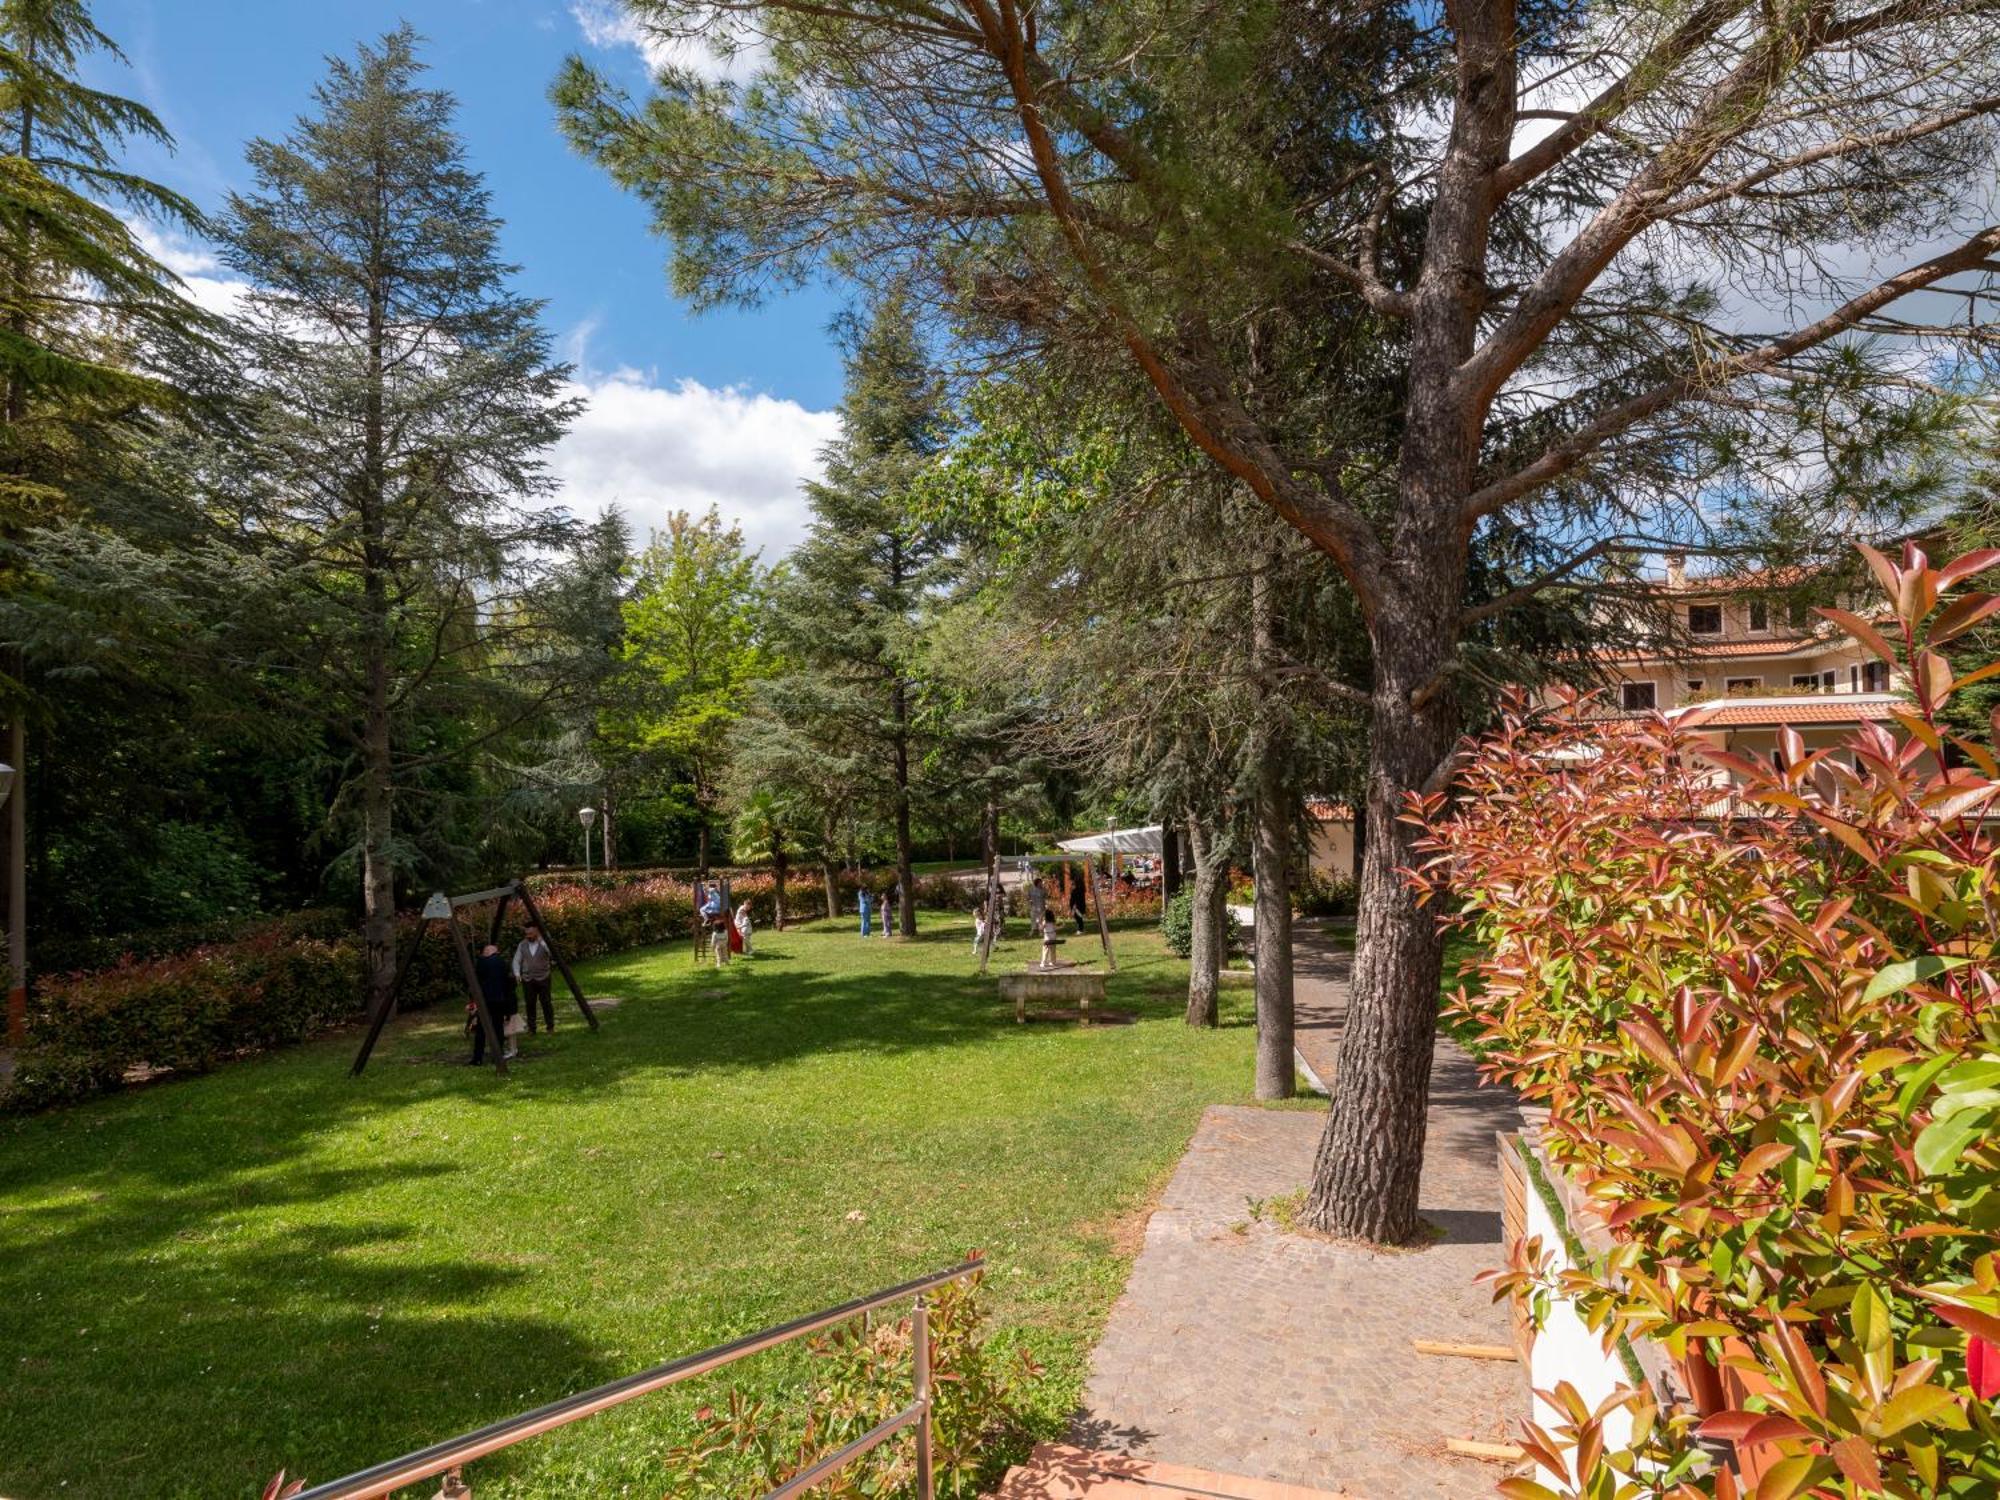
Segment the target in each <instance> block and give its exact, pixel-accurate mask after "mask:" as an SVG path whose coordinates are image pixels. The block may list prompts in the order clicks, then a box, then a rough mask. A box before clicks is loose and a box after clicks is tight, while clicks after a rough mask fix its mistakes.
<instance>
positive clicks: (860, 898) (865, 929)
mask: <svg viewBox="0 0 2000 1500" xmlns="http://www.w3.org/2000/svg"><path fill="white" fill-rule="evenodd" d="M874 899H875V898H874V897H873V896H871V895H869V894H868V887H867V886H865V885H864V886H860V887H858V888H857V889H856V890H855V893H854V900H855V904H856V905H858V906H859V907H860V908H861V935H862V936H863V937H871V936H873V929H871V928H870V927H869V925H868V915H869V913H870V912H871V911H872V910H873V909H874V908H873V906H872V904H871V903H872V902H873V901H874Z"/></svg>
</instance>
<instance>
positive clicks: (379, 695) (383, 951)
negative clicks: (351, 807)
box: [361, 646, 396, 1014]
mask: <svg viewBox="0 0 2000 1500" xmlns="http://www.w3.org/2000/svg"><path fill="white" fill-rule="evenodd" d="M368 655H369V660H368V703H367V709H366V713H367V718H366V721H365V723H364V725H363V729H362V736H361V762H362V764H361V776H362V788H361V909H362V924H361V935H362V944H363V947H364V948H365V949H366V953H367V965H368V1006H369V1011H370V1013H371V1014H372V1013H373V1011H374V1009H375V1007H376V1006H378V1005H382V1004H386V1003H387V1001H388V998H389V992H390V991H391V990H392V989H394V988H395V984H396V868H395V859H394V855H393V852H392V851H393V839H394V832H395V830H394V815H395V814H394V809H395V791H394V774H395V773H394V767H393V765H392V764H391V761H390V736H389V666H388V657H387V652H386V650H384V649H381V648H380V647H379V646H371V647H370V649H369V653H368Z"/></svg>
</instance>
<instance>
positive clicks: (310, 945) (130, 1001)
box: [0, 873, 825, 1110]
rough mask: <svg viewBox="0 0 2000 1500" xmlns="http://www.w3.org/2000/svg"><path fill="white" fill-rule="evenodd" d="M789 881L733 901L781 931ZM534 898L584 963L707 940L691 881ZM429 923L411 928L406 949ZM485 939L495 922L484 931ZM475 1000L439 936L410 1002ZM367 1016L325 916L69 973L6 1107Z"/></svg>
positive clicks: (804, 904) (93, 1090)
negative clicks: (700, 933)
mask: <svg viewBox="0 0 2000 1500" xmlns="http://www.w3.org/2000/svg"><path fill="white" fill-rule="evenodd" d="M775 885H776V882H775V881H773V880H772V878H771V876H770V875H769V874H768V873H767V874H761V875H745V876H739V877H737V878H735V879H734V880H733V881H732V882H731V887H732V888H731V895H732V897H733V898H734V899H735V900H737V901H739V902H740V901H742V900H744V899H746V898H747V899H748V900H749V901H750V910H751V917H752V920H753V921H756V922H757V923H759V924H760V925H763V926H766V927H768V926H769V925H770V924H771V922H772V920H773V916H774V905H773V896H774V891H775ZM787 887H788V889H787V901H788V904H789V906H790V909H791V911H792V912H794V913H796V914H798V915H800V916H802V917H812V916H816V915H819V914H820V913H821V912H822V911H823V910H824V901H825V897H824V895H823V893H822V892H821V889H820V885H819V881H818V878H817V875H816V874H815V875H813V876H805V875H798V876H794V878H793V879H791V880H789V881H788V882H787ZM534 894H535V901H536V903H537V904H538V905H539V906H540V907H541V910H542V913H543V915H544V916H545V917H546V918H547V920H548V923H549V926H550V928H551V930H552V933H553V935H554V938H555V941H556V944H557V946H558V947H559V948H560V949H561V950H562V953H563V956H564V957H565V958H567V959H569V960H571V961H572V962H580V961H581V960H583V959H586V958H594V957H597V956H598V955H600V954H605V953H616V952H620V951H623V950H625V949H628V948H638V947H644V946H646V945H648V944H652V943H662V942H671V941H679V940H686V939H690V938H691V937H692V934H693V931H694V893H693V888H692V887H691V886H689V885H687V884H684V883H682V882H680V881H675V880H667V879H663V878H658V877H655V878H653V879H650V880H644V881H635V882H632V883H630V884H627V885H623V886H619V887H617V888H615V889H607V890H585V889H584V888H583V887H581V886H577V885H552V884H541V883H537V885H536V887H535V892H534ZM509 912H510V920H509V922H508V924H507V929H506V931H505V932H504V933H503V935H502V939H501V941H502V942H503V943H505V944H506V945H508V946H510V947H511V946H512V944H513V943H514V942H515V941H516V940H517V939H518V938H519V935H520V925H521V921H522V919H523V917H524V915H525V914H524V913H523V912H522V911H521V909H520V907H519V906H518V905H517V906H513V907H510V909H509ZM479 916H480V913H477V912H475V913H474V914H473V920H474V921H475V922H476V921H478V919H479ZM415 921H416V918H415V917H414V916H406V917H404V918H402V919H401V921H400V923H399V930H398V933H397V940H398V944H399V950H400V948H401V946H402V945H403V944H406V943H407V941H408V938H409V934H410V930H411V926H412V924H413V923H414V922H415ZM483 935H484V930H483V926H481V927H480V928H479V929H478V930H476V931H475V932H474V933H472V934H470V936H471V937H473V938H474V939H476V938H478V937H482V936H483ZM463 995H464V990H463V987H462V981H461V979H460V977H459V973H458V961H457V958H456V956H455V955H454V953H453V951H452V947H451V945H450V944H449V943H447V942H445V941H444V940H443V939H442V937H434V938H433V939H432V940H431V941H429V942H426V943H425V944H424V945H423V946H422V947H421V948H419V949H418V951H417V955H416V958H415V959H414V960H413V961H412V963H411V965H410V973H409V975H408V977H407V978H406V979H405V980H404V983H403V990H402V995H401V999H400V1003H401V1004H402V1005H403V1006H404V1007H405V1008H409V1009H420V1008H422V1007H424V1006H427V1005H432V1004H436V1003H439V1002H440V1001H444V1002H456V1001H458V1000H460V999H461V998H462V997H463ZM365 1010H366V987H365V968H364V957H363V951H362V944H361V938H360V934H359V933H358V932H355V931H353V930H352V929H351V928H348V927H346V925H345V924H344V923H341V922H339V921H338V919H337V918H335V919H333V920H329V918H328V916H327V914H324V913H314V914H300V915H298V916H294V917H291V918H284V919H280V920H277V921H273V922H270V923H266V924H264V925H263V926H261V927H258V928H257V929H255V930H254V931H252V932H250V933H247V934H245V935H244V936H241V937H239V938H236V939H235V940H233V941H230V942H223V943H210V944H206V945H204V946H201V947H196V948H192V949H189V950H188V951H186V952H181V953H174V954H169V955H166V956H162V957H156V958H137V957H132V958H127V959H126V960H124V961H123V962H120V963H118V964H116V965H114V966H112V967H110V968H107V969H102V970H98V971H95V972H91V973H81V974H65V975H59V976H55V977H52V978H48V979H44V980H42V981H41V982H40V983H39V984H38V985H37V987H36V990H35V995H34V1003H33V1007H32V1009H31V1011H30V1014H29V1022H28V1041H27V1045H26V1046H24V1047H23V1048H22V1049H21V1051H20V1054H19V1056H18V1057H17V1059H16V1065H15V1072H14V1077H13V1081H12V1084H11V1085H10V1087H9V1088H8V1090H7V1092H6V1093H5V1094H4V1095H0V1106H3V1107H5V1108H8V1109H13V1110H31V1109H42V1108H46V1107H48V1106H50V1105H55V1104H63V1103H69V1102H72V1101H74V1100H78V1099H84V1098H88V1097H89V1096H91V1095H93V1094H99V1093H105V1092H108V1091H110V1090H113V1089H117V1088H120V1087H122V1086H123V1085H124V1084H125V1083H126V1082H128V1081H130V1080H132V1079H134V1078H138V1077H145V1076H148V1075H150V1074H153V1073H159V1072H172V1073H175V1074H192V1073H205V1072H207V1071H209V1070H210V1069H211V1068H214V1067H215V1066H216V1065H217V1064H218V1063H221V1062H225V1061H227V1060H228V1059H230V1058H233V1057H243V1056H248V1055H250V1054H253V1053H257V1052H265V1051H269V1050H270V1049H271V1048H274V1047H281V1046H285V1045H288V1044H290V1043H293V1042H297V1041H301V1040H303V1039H304V1038H306V1037H309V1036H312V1035H314V1034H315V1033H317V1032H321V1031H324V1030H326V1029H328V1028H329V1027H334V1026H340V1025H344V1024H347V1023H351V1022H354V1021H358V1020H360V1019H361V1018H362V1017H363V1015H364V1014H365Z"/></svg>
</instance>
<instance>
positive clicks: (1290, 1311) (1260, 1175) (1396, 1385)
mask: <svg viewBox="0 0 2000 1500" xmlns="http://www.w3.org/2000/svg"><path fill="white" fill-rule="evenodd" d="M1345 1001H1346V958H1345V955H1341V954H1337V953H1335V952H1334V951H1333V950H1332V949H1331V948H1330V947H1329V946H1326V945H1325V944H1324V943H1323V942H1322V941H1321V940H1319V939H1316V938H1312V937H1307V936H1305V935H1303V934H1302V935H1301V937H1300V941H1299V944H1298V1019H1299V1045H1300V1049H1301V1051H1302V1052H1304V1053H1305V1055H1306V1057H1307V1060H1308V1061H1309V1062H1310V1063H1311V1064H1312V1067H1313V1069H1314V1071H1315V1072H1317V1073H1319V1075H1320V1076H1321V1077H1322V1078H1325V1079H1328V1080H1329V1081H1330V1080H1331V1078H1332V1075H1333V1071H1334V1066H1335V1060H1336V1052H1337V1048H1338V1041H1339V1033H1340V1027H1341V1024H1342V1021H1343V1018H1344V1014H1345ZM1475 1085H1476V1078H1475V1075H1474V1073H1473V1069H1472V1063H1471V1060H1470V1059H1469V1058H1467V1057H1466V1056H1465V1054H1464V1053H1463V1052H1461V1051H1460V1050H1459V1049H1458V1048H1457V1047H1456V1046H1454V1045H1453V1044H1452V1043H1451V1042H1450V1041H1449V1040H1445V1039H1440V1041H1439V1044H1438V1050H1437V1057H1436V1060H1435V1062H1434V1064H1433V1073H1432V1085H1431V1117H1430V1132H1429V1149H1428V1152H1427V1158H1426V1163H1425V1168H1424V1182H1423V1210H1424V1216H1425V1217H1426V1218H1427V1219H1428V1220H1429V1221H1430V1222H1431V1223H1432V1224H1433V1225H1435V1226H1437V1228H1438V1229H1439V1230H1440V1231H1442V1233H1441V1235H1440V1238H1439V1239H1438V1240H1437V1242H1436V1243H1434V1244H1432V1245H1430V1246H1428V1247H1427V1248H1424V1249H1422V1250H1413V1251H1405V1252H1400V1253H1377V1252H1373V1251H1369V1250H1364V1249H1361V1248H1359V1247H1356V1246H1351V1245H1339V1244H1333V1243H1331V1242H1328V1241H1325V1240H1321V1239H1316V1238H1313V1237H1310V1236H1307V1235H1303V1234H1298V1233H1287V1232H1285V1231H1283V1230H1282V1229H1280V1228H1279V1227H1278V1226H1277V1225H1276V1224H1275V1223H1274V1222H1273V1221H1272V1214H1271V1211H1270V1209H1269V1207H1268V1206H1267V1207H1266V1208H1265V1209H1264V1210H1263V1212H1262V1214H1261V1216H1260V1215H1257V1214H1253V1212H1252V1210H1251V1207H1250V1204H1251V1202H1252V1201H1253V1200H1270V1199H1273V1198H1281V1197H1283V1196H1284V1195H1285V1194H1287V1193H1289V1192H1292V1191H1293V1190H1295V1189H1297V1188H1299V1187H1301V1186H1302V1185H1303V1184H1304V1183H1305V1182H1306V1180H1307V1178H1308V1177H1309V1175H1310V1174H1311V1171H1312V1159H1313V1150H1314V1147H1315V1146H1316V1145H1317V1144H1318V1140H1319V1134H1320V1129H1321V1126H1322V1125H1323V1124H1324V1123H1325V1116H1324V1115H1323V1114H1321V1113H1319V1112H1317V1111H1315V1112H1311V1113H1307V1112H1295V1111H1279V1110H1264V1109H1255V1108H1247V1107H1241V1106H1224V1105H1218V1106H1214V1107H1212V1108H1210V1109H1209V1110H1208V1112H1207V1113H1206V1114H1205V1115H1204V1116H1203V1117H1202V1122H1201V1125H1200V1127H1199V1128H1198V1129H1197V1131H1196V1132H1195V1137H1194V1140H1193V1142H1192V1144H1190V1146H1189V1147H1188V1152H1187V1155H1186V1156H1185V1157H1183V1158H1182V1160H1181V1164H1180V1166H1179V1167H1178V1168H1177V1169H1176V1170H1175V1172H1174V1176H1173V1179H1172V1181H1171V1182H1169V1183H1168V1185H1167V1190H1166V1193H1165V1195H1164V1196H1163V1198H1162V1200H1161V1203H1160V1206H1159V1208H1158V1210H1157V1211H1156V1212H1155V1213H1154V1214H1153V1217H1152V1219H1151V1221H1150V1222H1149V1223H1148V1225H1147V1227H1146V1240H1145V1246H1144V1248H1143V1249H1142V1250H1141V1252H1140V1255H1139V1259H1138V1262H1137V1263H1136V1264H1135V1265H1134V1267H1133V1270H1132V1278H1131V1280H1130V1282H1129V1283H1128V1284H1127V1285H1126V1288H1125V1293H1124V1295H1123V1296H1122V1297H1120V1298H1119V1301H1118V1304H1117V1306H1116V1307H1115V1308H1113V1310H1112V1313H1111V1319H1110V1322H1109V1324H1108V1325H1107V1327H1106V1329H1105V1333H1104V1338H1103V1340H1102V1342H1100V1343H1099V1345H1098V1347H1097V1351H1096V1353H1095V1355H1094V1356H1093V1358H1092V1361H1091V1374H1090V1380H1089V1383H1088V1385H1087V1387H1086V1389H1085V1393H1084V1409H1083V1411H1082V1412H1081V1413H1080V1414H1079V1416H1078V1421H1077V1436H1078V1438H1079V1440H1080V1441H1082V1442H1084V1443H1086V1444H1088V1445H1089V1446H1092V1447H1097V1448H1110V1449H1114V1450H1117V1451H1121V1452H1127V1453H1133V1454H1138V1455H1142V1456H1144V1457H1147V1458H1152V1459H1157V1460H1161V1461H1164V1462H1167V1463H1174V1464H1187V1465H1193V1466H1196V1467H1199V1468H1204V1469H1212V1470H1218V1471H1221V1472H1224V1473H1230V1474H1242V1475H1247V1476H1252V1477H1256V1478H1264V1479H1273V1480H1278V1481H1282V1482H1285V1483H1290V1484H1303V1485H1311V1486H1313V1487H1315V1488H1319V1489H1330V1490H1343V1491H1346V1492H1348V1493H1350V1494H1352V1495H1353V1496H1355V1497H1356V1500H1418V1497H1422V1500H1431V1497H1435V1496H1453V1497H1462V1496H1470V1495H1479V1494H1490V1493H1491V1492H1492V1488H1493V1485H1494V1483H1495V1481H1496V1480H1498V1479H1499V1478H1500V1477H1501V1476H1502V1475H1503V1474H1504V1473H1505V1472H1506V1471H1505V1470H1503V1469H1497V1468H1494V1467H1492V1466H1489V1465H1485V1464H1481V1463H1478V1462H1476V1461H1472V1460H1468V1459H1461V1458H1457V1457H1454V1456H1451V1455H1448V1454H1447V1453H1445V1451H1444V1440H1445V1439H1446V1438H1448V1437H1469V1438H1489V1439H1498V1438H1504V1437H1505V1436H1506V1435H1507V1432H1508V1431H1509V1430H1510V1429H1511V1427H1512V1424H1513V1422H1514V1420H1515V1419H1516V1418H1517V1417H1518V1416H1520V1415H1522V1414H1524V1413H1525V1411H1526V1409H1527V1408H1526V1402H1527V1391H1526V1387H1525V1385H1524V1381H1523V1376H1522V1373H1521V1370H1520V1367H1519V1366H1517V1365H1514V1364H1511V1363H1501V1362H1494V1361H1488V1360H1470V1359H1454V1358H1440V1357H1436V1356H1429V1355H1420V1354H1417V1353H1416V1352H1415V1351H1414V1350H1412V1348H1411V1347H1410V1340H1411V1339H1413V1338H1435V1339H1445V1340H1457V1341H1463V1342H1471V1343H1506V1342H1508V1340H1509V1333H1508V1327H1507V1315H1506V1311H1505V1308H1504V1307H1496V1306H1494V1305H1493V1304H1492V1302H1491V1300H1490V1297H1489V1296H1488V1294H1487V1293H1486V1292H1485V1291H1484V1290H1482V1289H1480V1288H1478V1287H1475V1286H1473V1285H1472V1278H1473V1276H1474V1275H1475V1274H1476V1273H1478V1272H1479V1271H1482V1270H1485V1269H1487V1268H1488V1267H1490V1266H1493V1265H1495V1264H1497V1263H1498V1261H1499V1255H1500V1252H1499V1241H1500V1215H1499V1193H1500V1188H1499V1178H1498V1175H1497V1173H1496V1169H1495V1165H1494V1148H1493V1132H1494V1131H1495V1130H1496V1129H1503V1128H1508V1127H1509V1126H1511V1125H1513V1124H1514V1123H1516V1117H1515V1114H1514V1110H1513V1107H1512V1104H1511V1101H1509V1100H1508V1099H1507V1098H1506V1097H1505V1096H1503V1095H1501V1094H1499V1093H1498V1091H1494V1090H1478V1091H1476V1092H1475Z"/></svg>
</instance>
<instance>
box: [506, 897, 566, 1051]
mask: <svg viewBox="0 0 2000 1500" xmlns="http://www.w3.org/2000/svg"><path fill="white" fill-rule="evenodd" d="M554 964H555V955H554V954H553V953H551V952H550V951H549V945H548V943H547V942H546V941H545V940H544V939H543V937H542V929H541V928H539V927H537V926H536V925H535V924H534V923H533V922H530V923H529V924H528V925H527V928H526V930H525V931H523V932H522V934H521V941H520V942H519V943H517V944H516V945H515V947H514V978H515V979H516V980H517V981H519V983H520V986H521V995H522V998H523V1000H524V1001H525V1002H526V1006H527V1011H528V1034H529V1035H530V1036H532V1035H534V1031H535V1006H536V1005H537V1004H540V1006H541V1008H542V1020H543V1023H544V1024H545V1025H546V1026H547V1027H548V1029H549V1030H550V1031H551V1032H553V1031H554V1030H555V1029H556V1004H555V999H554V997H553V996H552V995H551V993H550V989H549V971H550V969H551V968H552V967H553V966H554Z"/></svg>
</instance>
